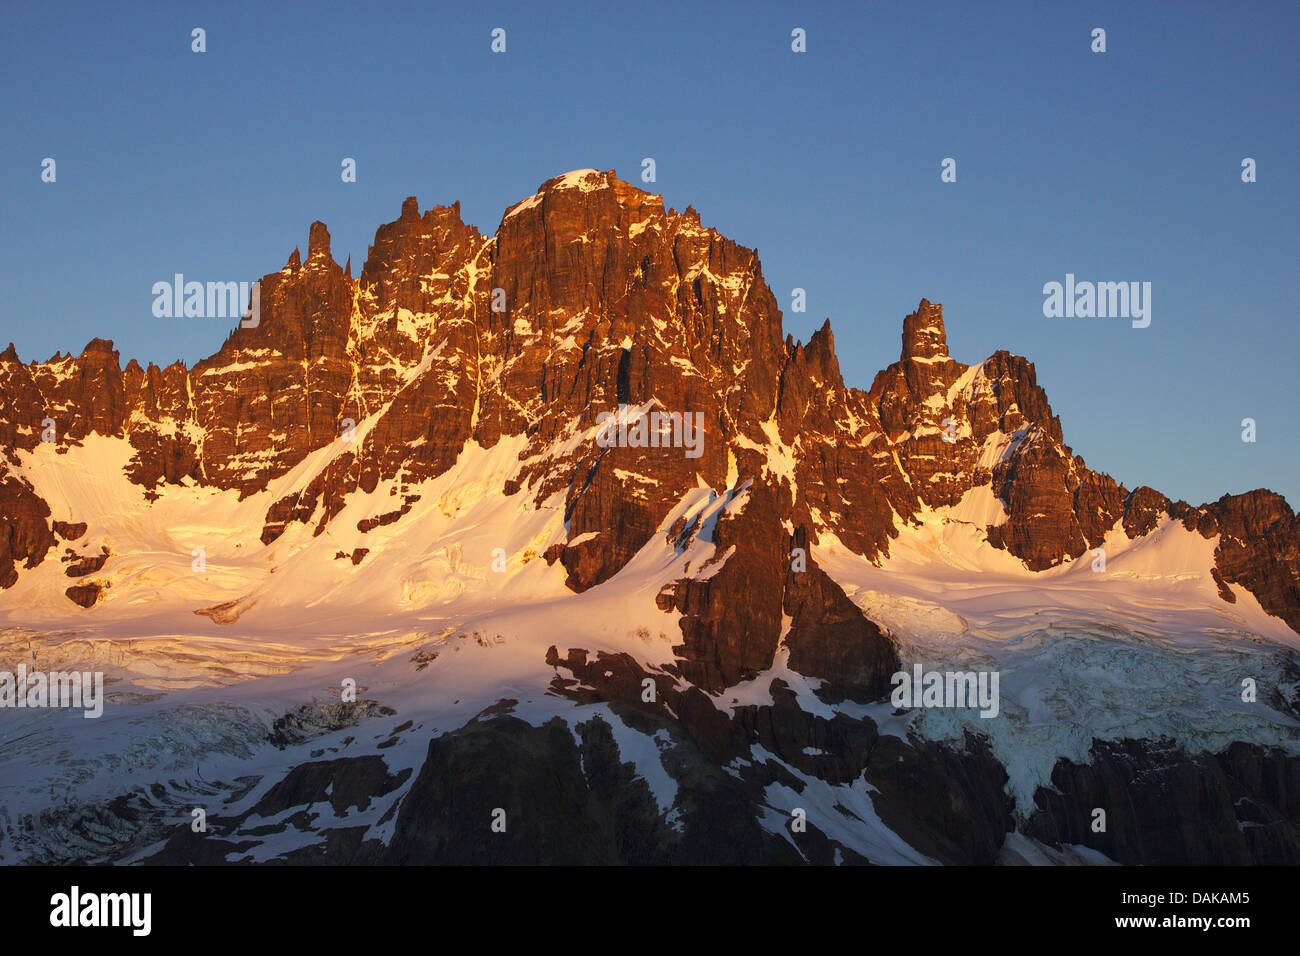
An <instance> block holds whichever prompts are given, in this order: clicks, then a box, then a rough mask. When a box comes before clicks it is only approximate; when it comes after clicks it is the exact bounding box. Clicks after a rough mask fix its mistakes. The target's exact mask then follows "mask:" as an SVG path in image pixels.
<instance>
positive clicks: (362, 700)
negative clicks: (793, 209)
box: [0, 170, 1300, 863]
mask: <svg viewBox="0 0 1300 956" xmlns="http://www.w3.org/2000/svg"><path fill="white" fill-rule="evenodd" d="M351 272H352V270H351V263H350V261H349V262H348V263H347V264H346V266H345V267H342V268H341V267H340V266H339V265H338V263H337V262H336V261H335V260H334V258H333V256H332V254H331V252H330V237H329V233H328V231H327V229H326V227H325V225H324V224H323V223H320V222H316V223H313V224H312V226H311V229H310V232H309V238H308V245H307V255H306V257H305V259H304V258H303V257H302V255H301V254H300V251H299V250H298V249H295V250H294V252H293V254H292V255H291V256H290V257H289V260H288V262H287V263H286V265H285V266H284V268H283V269H281V270H280V271H279V272H275V273H272V274H270V275H267V276H265V277H264V278H263V279H262V280H261V283H260V316H259V321H258V323H257V324H256V326H255V327H248V328H245V327H243V326H242V325H241V326H240V327H237V328H236V329H235V330H234V331H233V332H231V333H230V335H229V337H228V338H227V339H226V341H225V342H224V343H223V344H222V346H221V348H220V349H219V350H218V351H217V352H216V353H215V354H214V355H213V356H212V357H210V358H208V359H205V360H203V361H201V362H199V363H197V364H196V365H195V366H194V367H193V368H186V367H185V366H183V365H182V364H180V363H177V364H174V365H171V366H168V367H167V368H164V369H160V368H158V367H156V366H154V365H150V366H149V367H148V368H141V366H140V365H139V364H138V363H137V362H135V361H131V362H129V363H128V364H127V365H126V366H125V367H124V368H123V367H122V365H121V362H120V358H119V356H118V353H117V352H116V351H114V349H113V346H112V343H111V342H107V341H104V340H100V339H96V340H94V341H92V342H91V343H90V344H89V345H87V346H86V348H85V349H84V350H83V351H82V352H81V354H80V355H77V356H72V355H67V356H64V355H61V354H58V355H55V356H54V357H53V358H52V359H50V360H49V361H47V362H32V363H27V364H24V363H23V362H22V361H21V360H20V359H19V357H18V356H17V354H16V351H15V349H14V347H13V346H12V345H10V347H9V349H8V350H7V351H5V352H4V353H3V354H2V355H0V447H3V449H4V456H3V459H0V502H2V504H3V506H2V507H0V585H2V586H3V588H4V590H3V591H0V662H2V663H0V667H7V668H8V669H9V670H10V671H13V670H14V669H15V668H16V667H17V666H18V664H19V663H20V662H25V663H26V664H27V666H28V668H29V669H35V668H36V667H37V666H44V667H45V668H46V669H47V670H53V669H57V668H60V667H72V666H76V667H77V668H79V669H82V670H102V671H104V672H105V673H106V675H108V679H109V681H110V682H111V683H110V688H111V689H110V693H109V697H108V701H107V704H106V708H105V714H104V716H103V718H101V719H99V720H95V721H88V722H86V721H81V720H80V719H77V720H75V721H70V720H68V719H67V715H66V714H60V713H59V712H57V711H50V710H45V711H41V710H22V711H19V710H13V711H0V720H2V721H3V723H0V727H3V728H4V729H5V740H6V741H7V742H8V743H9V744H10V745H9V747H7V748H6V753H5V754H4V755H3V756H0V761H2V762H3V763H4V764H5V772H4V774H3V779H4V780H5V781H6V783H4V784H3V785H0V823H2V825H3V841H0V855H3V857H4V859H6V860H9V861H24V862H48V861H69V860H77V861H85V862H100V861H128V860H141V859H148V860H161V861H167V862H213V863H215V862H235V861H241V860H281V861H284V860H289V861H295V862H397V863H408V862H411V863H416V862H418V863H424V862H440V861H442V862H502V861H524V862H661V863H672V862H798V861H801V860H802V861H809V862H864V861H869V862H894V863H903V862H906V863H921V862H943V863H991V862H995V861H997V862H1004V863H1021V862H1055V863H1064V862H1088V863H1095V862H1112V861H1113V862H1120V863H1179V862H1190V863H1276V862H1289V863H1295V862H1300V802H1297V801H1298V799H1300V798H1298V797H1297V795H1298V794H1300V786H1297V784H1300V756H1297V754H1300V709H1298V708H1300V656H1298V655H1297V647H1300V525H1298V524H1297V518H1296V515H1295V514H1294V512H1292V510H1291V509H1290V507H1289V506H1288V505H1287V503H1286V502H1285V501H1284V500H1283V499H1282V498H1281V497H1280V496H1278V495H1276V494H1273V493H1272V492H1269V491H1266V490H1257V491H1252V492H1250V493H1248V494H1244V495H1225V496H1224V497H1223V498H1221V499H1219V500H1218V501H1216V502H1213V503H1208V504H1202V505H1199V506H1196V507H1193V506H1191V505H1189V504H1187V503H1185V502H1181V501H1179V502H1174V501H1170V500H1169V499H1168V498H1166V497H1165V496H1164V495H1162V494H1160V493H1159V492H1158V491H1155V490H1154V489H1151V488H1147V487H1144V486H1142V487H1137V488H1135V489H1131V490H1130V489H1128V488H1126V487H1125V486H1124V485H1122V484H1119V483H1117V482H1116V481H1115V480H1114V479H1113V478H1111V477H1110V476H1109V475H1105V474H1101V473H1098V472H1095V471H1092V470H1091V469H1089V468H1088V467H1087V465H1086V463H1085V462H1084V460H1083V459H1082V458H1081V457H1079V456H1077V455H1075V454H1074V453H1073V451H1072V450H1071V449H1070V448H1069V447H1068V446H1067V445H1065V444H1064V437H1063V432H1062V426H1061V423H1060V421H1059V419H1058V418H1057V417H1056V416H1055V415H1053V413H1052V410H1051V407H1050V404H1049V403H1048V399H1047V394H1046V392H1045V391H1044V389H1043V388H1042V387H1041V386H1040V385H1039V384H1038V382H1037V379H1036V375H1035V371H1034V367H1033V365H1032V364H1031V363H1030V362H1028V361H1027V360H1026V359H1024V358H1021V357H1019V356H1016V355H1012V354H1010V353H1008V352H1004V351H999V352H996V353H994V354H993V355H992V356H990V357H989V358H987V359H985V360H984V361H983V362H981V363H979V364H976V365H965V364H963V363H961V362H958V361H957V360H955V359H953V358H952V357H951V356H949V354H948V346H947V336H946V329H945V325H944V316H943V309H942V307H941V306H939V305H937V304H934V303H931V302H929V301H927V300H925V299H922V300H921V302H920V305H919V306H918V308H917V310H916V311H915V312H913V313H912V314H911V315H909V316H907V317H906V318H905V319H904V321H903V330H902V349H901V353H900V356H899V360H898V361H897V362H895V363H893V364H892V365H890V366H889V367H888V368H887V369H885V370H883V371H881V372H880V373H879V374H878V375H877V376H876V378H875V381H874V382H873V383H872V384H871V387H870V389H868V390H865V391H864V390H862V389H859V388H854V387H852V386H849V385H847V384H846V383H845V382H844V380H843V377H842V375H841V373H840V368H839V363H838V360H837V358H836V354H835V343H834V337H833V335H832V332H831V328H830V324H829V322H828V323H827V324H826V325H824V326H823V327H822V328H821V329H820V330H819V331H818V332H817V333H816V334H814V335H813V336H812V337H811V339H810V340H809V341H808V342H807V343H802V342H795V341H794V340H793V339H792V338H791V337H789V336H783V332H782V327H781V313H780V311H779V309H778V307H777V303H776V299H775V297H774V296H773V294H772V292H771V290H770V289H769V288H768V287H767V285H766V283H765V282H764V280H763V276H762V270H761V266H760V264H759V261H758V257H757V255H756V253H755V252H754V251H753V250H750V249H746V248H744V247H742V246H739V245H737V244H736V243H734V242H732V241H731V240H729V239H727V238H725V237H723V236H721V235H719V234H718V233H717V232H716V231H715V230H712V229H709V228H706V227H704V226H703V225H702V223H701V220H700V216H699V215H698V214H697V213H696V212H695V210H694V209H692V208H687V209H686V210H685V211H684V212H681V213H679V212H677V211H676V210H674V209H671V208H670V209H665V208H664V205H663V202H662V200H661V199H660V198H659V197H657V196H654V195H650V194H648V193H645V192H643V191H641V190H639V189H637V188H635V187H633V186H631V185H629V184H627V183H624V182H622V181H620V180H619V179H617V178H616V176H615V175H614V173H613V172H612V171H610V172H605V173H601V172H597V171H595V170H578V171H575V172H571V173H568V174H566V175H563V176H559V177H556V178H554V179H550V180H548V181H547V182H545V183H543V184H542V185H541V187H540V188H539V189H538V191H537V192H536V193H535V194H534V195H532V196H529V197H528V198H526V199H524V200H522V201H521V202H519V203H516V204H515V205H513V206H511V207H510V208H509V209H507V210H506V212H505V214H504V215H503V217H502V220H501V223H500V225H499V226H498V228H497V231H496V233H495V234H494V235H492V236H484V235H483V234H481V233H480V232H479V231H478V230H477V229H475V228H474V227H472V226H468V225H466V224H465V223H464V222H462V221H461V218H460V210H459V204H457V205H453V206H451V207H443V206H439V207H434V208H433V209H431V210H428V211H426V212H424V213H423V214H421V213H420V211H419V207H418V204H417V202H416V200H415V199H414V198H410V199H407V200H406V201H405V202H404V203H403V204H402V207H401V214H400V216H399V218H398V219H397V220H395V221H394V222H391V223H388V224H386V225H383V226H381V227H380V228H379V229H378V231H377V232H376V234H375V241H374V244H373V245H372V246H371V247H370V250H369V253H368V255H367V259H366V262H365V264H364V265H363V267H362V269H361V271H360V274H359V275H358V276H357V277H355V278H354V277H353V276H352V274H351ZM918 665H921V666H923V667H924V668H926V669H929V670H945V669H947V670H951V669H958V670H962V671H963V672H965V671H971V672H976V671H977V672H979V673H982V674H986V675H989V674H996V675H998V676H999V677H1000V688H1001V693H1000V705H999V707H998V708H997V709H998V713H997V714H996V716H980V714H979V713H978V712H977V711H976V710H975V709H973V708H969V707H966V708H953V707H933V706H921V702H920V701H917V702H915V706H911V705H909V706H895V705H894V703H891V701H890V695H891V690H892V687H893V686H894V681H893V677H894V675H895V674H896V673H898V672H900V671H903V670H907V671H908V672H909V673H910V672H911V670H912V668H913V667H915V666H918ZM1247 679H1248V680H1249V681H1250V682H1251V686H1252V687H1253V688H1254V689H1255V693H1254V694H1253V699H1247V698H1252V694H1250V693H1246V692H1245V691H1243V680H1247ZM349 681H350V682H351V685H349ZM349 686H354V687H355V688H356V691H357V695H356V698H355V699H352V698H351V697H350V695H349V693H348V689H349ZM87 728H89V729H87ZM55 792H58V793H59V794H60V797H59V799H57V800H56V799H55V798H53V797H52V794H53V793H55ZM199 807H201V808H204V809H205V811H206V813H207V820H208V824H209V830H208V831H207V832H205V833H196V832H194V830H193V829H192V828H191V826H190V820H191V814H192V811H193V810H194V809H195V808H199ZM1098 808H1100V809H1103V810H1105V811H1106V813H1107V815H1108V817H1107V819H1108V822H1107V823H1106V825H1105V828H1104V829H1102V830H1097V829H1096V828H1095V827H1096V817H1095V811H1096V810H1097V809H1098ZM497 811H500V818H501V819H502V820H504V821H505V823H504V827H505V829H504V831H500V830H498V829H494V828H493V826H492V824H493V823H494V822H495V821H497V819H498V817H497ZM796 811H797V812H796Z"/></svg>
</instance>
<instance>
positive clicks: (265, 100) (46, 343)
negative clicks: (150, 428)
mask: <svg viewBox="0 0 1300 956" xmlns="http://www.w3.org/2000/svg"><path fill="white" fill-rule="evenodd" d="M4 27H5V29H4V31H3V36H2V37H0V77H2V78H3V88H4V90H5V92H6V95H5V96H4V97H3V98H0V177H2V181H3V184H4V185H3V187H2V190H0V196H2V197H3V200H2V202H0V210H2V211H3V214H2V216H0V255H2V256H3V261H4V263H5V269H4V276H5V289H4V293H5V294H4V295H3V297H0V344H3V342H5V341H8V340H10V339H12V340H13V341H14V342H15V343H16V345H17V347H18V350H19V354H20V355H21V356H22V357H23V358H24V359H25V360H31V359H34V358H35V359H45V358H48V357H49V356H50V355H51V354H53V353H54V352H55V351H56V350H63V351H68V350H73V351H80V349H81V348H82V347H83V346H84V345H85V343H86V342H87V341H88V340H89V339H90V338H92V337H95V336H101V337H104V338H111V339H113V340H114V342H115V343H116V344H117V347H118V348H119V349H120V350H121V352H122V356H123V362H124V363H125V362H126V360H127V359H129V358H131V357H135V358H138V359H140V360H141V361H155V362H158V363H159V364H164V363H166V362H169V361H172V360H174V359H176V358H182V359H184V360H185V361H187V362H193V361H195V360H197V359H199V358H201V357H203V356H205V355H208V354H210V353H211V352H213V351H215V350H216V348H217V347H218V346H219V345H220V343H221V341H222V340H223V338H224V337H225V335H226V332H227V325H228V323H225V322H223V321H222V320H214V319H155V318H154V317H153V315H152V313H151V308H150V307H151V304H152V295H151V292H150V290H151V287H152V285H153V283H154V282H157V281H159V280H164V279H170V277H171V276H172V274H173V273H176V272H182V273H184V274H185V275H186V276H188V277H192V278H200V279H221V280H225V279H238V278H245V279H253V278H256V277H258V276H261V275H263V274H265V273H267V272H271V271H274V270H276V269H278V268H279V267H280V266H282V265H283V264H284V261H285V259H286V258H287V257H288V254H289V253H290V251H292V249H293V248H294V246H301V247H302V249H303V251H304V252H305V250H306V241H307V228H308V225H309V224H310V223H311V222H312V220H314V219H321V220H323V221H324V222H326V223H327V224H328V225H329V228H330V232H331V235H332V238H333V252H334V255H335V257H336V258H337V259H338V260H339V261H340V262H342V261H344V260H345V258H346V257H347V256H348V255H349V254H350V255H351V256H352V259H353V266H354V271H355V270H359V268H360V265H361V263H362V261H363V260H364V258H365V253H366V247H367V245H368V243H369V242H370V240H371V239H372V238H373V235H374V230H375V227H376V226H378V225H379V224H380V223H382V222H386V221H389V220H392V219H395V218H396V217H397V215H398V211H399V208H400V205H401V201H402V199H403V198H404V197H405V196H408V195H415V196H418V197H419V199H420V204H421V208H427V207H428V206H430V205H434V204H437V203H444V204H449V203H451V202H453V201H455V200H457V199H459V200H460V201H461V210H462V215H463V216H464V218H465V220H466V221H467V222H470V223H472V224H474V225H476V226H478V227H479V228H480V229H482V230H483V231H485V232H488V233H490V232H492V231H494V230H495V228H496V226H497V224H498V222H499V221H500V218H501V214H502V213H503V211H504V210H505V208H506V207H507V206H509V205H510V204H512V203H514V202H516V201H518V200H519V199H521V198H523V197H524V196H526V195H529V194H530V193H532V192H533V191H534V190H535V189H536V187H537V186H538V185H539V184H540V183H541V182H542V181H543V180H545V179H548V178H550V177H551V176H554V175H557V174H559V173H562V172H565V171H567V170H570V169H576V168H583V167H593V168H597V169H617V170H618V172H619V174H620V176H622V178H624V179H626V180H628V181H630V182H636V183H638V184H639V173H640V165H641V160H642V158H643V157H646V156H650V157H653V158H654V159H655V161H656V164H657V174H658V180H657V182H656V183H654V184H653V185H648V186H647V187H646V188H648V189H651V190H652V191H654V192H657V193H661V194H662V195H663V196H664V198H665V201H666V203H668V204H670V205H674V206H676V207H677V208H678V209H683V208H685V207H686V206H687V205H688V204H693V205H694V206H695V207H696V208H697V209H698V210H699V211H700V214H701V217H702V219H703V221H704V223H705V224H706V225H710V226H713V227H716V228H717V229H719V230H720V231H721V232H722V233H724V234H725V235H727V236H729V237H731V238H733V239H735V240H736V241H737V242H740V243H741V244H743V245H746V246H750V247H754V248H757V249H758V251H759V254H760V256H761V257H762V260H763V269H764V274H765V275H766V277H767V279H768V282H769V283H770V285H771V286H772V288H773V290H774V292H775V293H776V295H777V299H778V301H779V302H780V303H781V304H782V307H783V309H784V310H785V311H786V315H785V327H786V330H787V331H789V332H792V333H793V334H794V335H795V337H796V338H802V339H807V337H808V336H809V335H810V334H811V332H812V331H813V330H814V329H815V328H816V327H817V326H819V325H820V324H821V322H822V321H823V319H825V318H827V317H829V318H830V319H831V324H832V327H833V329H834V331H835V336H836V344H837V350H838V353H839V357H840V363H841V366H842V368H843V371H844V375H845V378H846V380H847V381H848V382H849V384H852V385H857V386H859V387H862V388H866V387H868V386H869V385H870V384H871V380H872V378H873V376H874V374H875V372H876V371H877V370H878V369H880V368H883V367H884V366H885V365H887V364H888V363H889V362H891V361H894V360H895V359H897V357H898V350H899V335H900V331H901V327H902V319H903V316H904V315H905V314H906V313H907V312H909V311H911V310H912V309H914V308H915V307H916V304H917V302H918V301H919V300H920V299H921V298H922V297H923V296H924V297H927V298H929V299H931V300H933V301H938V302H942V303H943V304H944V308H945V318H946V321H947V325H948V336H949V346H950V351H951V353H952V354H953V356H954V357H956V358H958V359H960V360H962V361H966V362H976V361H979V360H981V359H983V358H985V357H986V356H987V355H989V354H990V353H991V352H992V351H994V350H995V349H998V348H1005V349H1008V350H1010V351H1012V352H1016V353H1019V354H1022V355H1025V356H1027V357H1028V358H1030V359H1031V360H1032V361H1033V362H1034V363H1035V364H1036V365H1037V368H1038V377H1039V382H1040V383H1041V384H1042V385H1044V387H1045V388H1046V389H1047V392H1048V396H1049V397H1050V399H1051V401H1052V405H1053V408H1054V410H1055V411H1056V412H1057V413H1058V414H1059V415H1060V416H1061V419H1062V425H1063V427H1064V430H1065V436H1066V440H1067V441H1068V442H1069V443H1070V444H1071V446H1072V447H1073V448H1074V450H1075V452H1076V453H1077V454H1081V455H1083V456H1084V458H1085V459H1086V460H1087V461H1088V463H1089V465H1091V466H1092V467H1094V468H1098V469H1101V470H1105V471H1108V472H1110V473H1111V474H1113V475H1114V476H1115V477H1116V478H1117V479H1118V480H1120V481H1123V482H1125V483H1126V484H1128V485H1129V486H1130V487H1133V486H1135V485H1137V484H1142V483H1145V484H1150V485H1153V486H1155V487H1157V488H1159V489H1160V490H1162V491H1164V492H1166V493H1167V494H1169V495H1170V496H1171V497H1175V498H1179V497H1181V498H1185V499H1188V500H1190V501H1192V502H1194V503H1196V502H1200V501H1203V500H1212V499H1214V498H1217V497H1218V496H1219V495H1220V494H1222V493H1224V492H1227V491H1232V492H1239V491H1245V490H1249V489H1251V488H1255V487H1271V488H1273V489H1274V490H1277V491H1280V492H1282V493H1283V494H1285V495H1286V496H1287V498H1288V500H1289V501H1290V502H1291V504H1292V506H1293V507H1294V506H1296V505H1297V504H1300V449H1298V448H1297V443H1296V440H1295V421H1294V420H1295V417H1296V413H1297V410H1298V409H1300V402H1298V401H1297V398H1296V376H1297V369H1296V359H1297V353H1298V351H1300V349H1298V348H1297V346H1298V345H1300V332H1297V322H1296V320H1297V302H1298V301H1300V299H1298V298H1297V294H1296V293H1297V289H1296V285H1297V282H1296V279H1297V265H1298V264H1300V255H1298V253H1300V237H1298V235H1297V233H1298V230H1297V224H1298V223H1300V191H1297V188H1296V179H1295V174H1294V172H1293V170H1292V169H1291V168H1290V167H1288V165H1287V164H1288V163H1294V162H1295V160H1296V157H1297V156H1300V149H1298V148H1297V147H1298V145H1300V144H1298V143H1297V139H1298V138H1300V137H1298V135H1297V122H1296V120H1297V117H1300V81H1298V80H1297V70H1296V67H1295V55H1294V43H1295V37H1296V35H1297V31H1298V29H1300V5H1297V4H1295V3H1243V4H1232V5H1229V4H1222V3H1177V4H1174V3H1162V4H1154V3H1145V2H1126V3H1117V4H1097V3H1092V4H1071V3H1028V4H976V3H933V4H912V3H871V4H866V3H843V4H808V3H786V4H779V3H763V2H749V3H743V4H742V3H736V4H706V3H698V2H694V3H681V4H675V3H653V4H630V3H628V4H624V3H600V4H597V3H593V4H583V5H578V4H570V3H564V2H560V0H555V2H548V3H545V4H517V5H516V4H487V3H484V4H472V5H465V7H464V8H463V9H444V8H443V6H442V5H439V4H433V3H428V2H425V3H412V4H384V3H375V4H355V3H349V4H341V3H340V4H310V5H309V4H228V3H223V4H213V5H195V4H171V3H167V4H156V5H132V6H131V7H130V8H129V9H123V8H119V7H118V6H116V5H114V6H108V5H105V6H91V5H76V4H72V5H68V4H57V3H54V4H50V3H42V4H22V3H19V4H14V3H9V4H6V7H5V13H4ZM194 27H202V28H204V29H205V30H206V31H207V52H206V53H203V54H195V53H192V52H191V50H190V42H191V41H190V31H191V30H192V29H193V28H194ZM494 27H503V28H505V29H506V31H507V52H506V53H505V54H504V55H497V54H493V53H491V51H490V49H489V44H490V36H489V34H490V31H491V30H492V28H494ZM795 27H802V28H804V29H805V30H806V31H807V37H808V39H807V45H808V51H807V53H804V54H794V53H792V52H791V50H790V31H791V30H792V29H793V28H795ZM1094 27H1103V28H1105V29H1106V31H1107V52H1106V53H1104V54H1094V53H1092V52H1091V50H1090V43H1091V40H1090V34H1091V31H1092V29H1093V28H1094ZM47 156H48V157H53V158H55V160H56V162H57V164H58V165H57V174H58V179H57V182H56V183H53V184H48V183H42V182H41V178H40V171H41V170H40V164H41V160H42V159H43V158H44V157H47ZM1247 156H1249V157H1253V158H1254V159H1255V160H1256V161H1257V164H1258V181H1257V182H1255V183H1253V184H1245V183H1242V182H1241V175H1240V173H1241V161H1242V159H1243V158H1244V157H1247ZM343 157H354V158H355V159H356V160H357V182H356V183H351V184H344V183H342V182H341V180H340V175H339V172H340V162H341V161H342V159H343ZM945 157H953V158H955V159H956V160H957V182H955V183H941V182H940V177H939V173H940V162H941V160H942V159H943V158H945ZM1067 272H1072V273H1074V274H1075V275H1076V276H1077V277H1078V278H1079V279H1080V280H1083V279H1091V280H1102V281H1149V282H1150V283H1151V284H1152V321H1151V325H1150V327H1149V328H1146V329H1134V328H1132V327H1131V326H1130V325H1129V323H1128V322H1127V321H1126V320H1123V319H1048V318H1045V317H1044V316H1043V310H1042V305H1043V294H1042V287H1043V284H1044V283H1046V282H1051V281H1063V280H1064V277H1065V274H1066V273H1067ZM795 287H801V288H804V289H806V290H807V302H808V311H807V312H804V313H794V314H791V313H790V312H789V310H788V306H789V303H790V290H792V289H793V288H795ZM1246 417H1250V418H1254V419H1255V420H1256V422H1257V423H1258V440H1257V441H1256V443H1254V444H1246V443H1243V442H1242V441H1241V420H1242V419H1243V418H1246Z"/></svg>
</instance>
